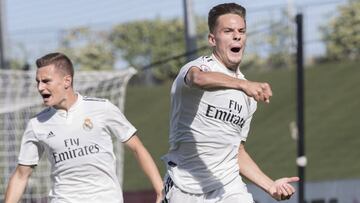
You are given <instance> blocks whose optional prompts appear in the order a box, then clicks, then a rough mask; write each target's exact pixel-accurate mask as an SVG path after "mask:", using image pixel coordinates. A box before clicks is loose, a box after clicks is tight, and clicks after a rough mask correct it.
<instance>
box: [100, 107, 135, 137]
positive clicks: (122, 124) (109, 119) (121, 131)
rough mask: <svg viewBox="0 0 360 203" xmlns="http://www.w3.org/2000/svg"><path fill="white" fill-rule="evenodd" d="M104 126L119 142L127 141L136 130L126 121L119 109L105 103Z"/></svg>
mask: <svg viewBox="0 0 360 203" xmlns="http://www.w3.org/2000/svg"><path fill="white" fill-rule="evenodd" d="M105 125H106V128H107V129H108V130H109V131H110V133H111V134H112V135H114V136H115V137H116V138H117V139H118V140H119V141H120V142H125V141H127V140H128V139H130V137H131V136H132V135H134V133H135V132H136V128H135V127H134V126H133V125H132V124H131V123H130V122H129V121H128V120H127V119H126V117H125V116H124V114H123V113H121V111H120V109H119V108H118V107H116V106H115V105H114V104H112V103H111V102H107V111H106V115H105Z"/></svg>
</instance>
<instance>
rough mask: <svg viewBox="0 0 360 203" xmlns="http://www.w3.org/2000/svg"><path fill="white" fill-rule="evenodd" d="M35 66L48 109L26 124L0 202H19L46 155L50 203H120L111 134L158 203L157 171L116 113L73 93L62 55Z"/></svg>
mask: <svg viewBox="0 0 360 203" xmlns="http://www.w3.org/2000/svg"><path fill="white" fill-rule="evenodd" d="M36 65H37V67H38V69H37V72H36V81H37V88H38V91H39V93H40V95H41V97H42V99H43V103H44V104H45V105H46V106H48V108H46V109H45V110H43V111H42V112H40V113H39V114H38V115H36V116H35V117H34V118H32V119H31V120H30V121H29V123H28V125H27V128H26V130H25V133H24V135H23V138H22V142H21V149H20V154H19V160H18V166H17V167H16V169H15V172H14V173H13V175H12V176H11V178H10V181H9V184H8V187H7V191H6V195H5V202H6V203H17V202H19V200H20V199H21V196H22V194H23V192H24V190H25V187H26V185H27V182H28V179H29V177H30V175H31V173H32V171H33V168H34V167H35V166H36V165H37V164H38V162H39V159H40V158H41V156H42V155H43V154H44V153H46V154H47V157H48V160H49V162H50V163H51V180H52V187H51V190H50V193H49V199H50V202H53V203H58V202H91V203H104V202H106V203H122V202H123V196H122V190H121V187H120V184H119V182H118V178H117V176H116V167H115V163H116V159H115V155H114V152H113V142H112V138H111V136H112V135H113V136H115V137H116V138H117V140H118V141H120V142H123V143H125V145H126V146H127V147H129V148H130V149H131V151H132V152H133V153H134V155H135V158H136V159H137V161H138V162H139V164H140V166H141V168H142V170H143V171H144V172H145V174H146V175H147V176H148V177H149V179H150V181H151V183H152V185H153V187H154V189H155V191H156V193H157V202H160V201H161V198H162V197H161V196H162V194H161V191H162V187H163V185H162V180H161V177H160V174H159V172H158V169H157V167H156V165H155V163H154V161H153V159H152V158H151V156H150V154H149V153H148V151H147V150H146V149H145V147H144V146H143V145H142V143H141V141H140V139H139V138H138V136H137V135H136V129H135V127H134V126H133V125H131V123H129V121H128V120H127V119H126V118H125V116H124V115H123V114H122V113H121V112H120V110H119V108H118V107H116V106H115V105H113V104H112V103H110V102H109V101H108V100H106V99H99V98H89V97H85V96H82V95H80V94H79V93H76V92H75V91H74V89H73V76H74V69H73V65H72V62H71V61H70V59H69V58H68V57H67V56H65V55H64V54H61V53H51V54H48V55H45V56H43V57H41V58H40V59H38V60H37V61H36ZM116 144H119V143H116Z"/></svg>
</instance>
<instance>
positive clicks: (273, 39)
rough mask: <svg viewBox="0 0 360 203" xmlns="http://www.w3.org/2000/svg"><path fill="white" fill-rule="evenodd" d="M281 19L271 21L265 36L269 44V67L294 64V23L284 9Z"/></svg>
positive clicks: (282, 66)
mask: <svg viewBox="0 0 360 203" xmlns="http://www.w3.org/2000/svg"><path fill="white" fill-rule="evenodd" d="M281 16H282V17H281V20H279V21H278V22H276V23H275V22H271V23H270V28H269V35H267V37H266V38H265V40H266V43H267V44H268V46H269V55H268V57H267V66H268V68H270V69H279V68H290V67H293V66H294V53H295V51H294V36H295V31H294V23H293V19H292V17H291V16H290V15H289V13H288V12H287V11H286V10H284V11H282V13H281Z"/></svg>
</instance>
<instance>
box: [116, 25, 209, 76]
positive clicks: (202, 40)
mask: <svg viewBox="0 0 360 203" xmlns="http://www.w3.org/2000/svg"><path fill="white" fill-rule="evenodd" d="M197 33H200V34H198V38H199V40H198V43H197V44H198V47H203V46H206V45H207V24H206V21H205V20H204V19H202V18H198V19H197ZM110 41H111V42H112V43H113V45H114V46H115V49H116V50H117V54H119V55H120V56H121V58H123V59H124V60H126V61H127V62H128V63H129V65H130V66H133V67H135V68H136V69H141V68H143V67H145V66H147V65H149V64H153V63H155V62H159V61H163V60H164V59H168V58H171V57H174V56H177V55H181V54H183V53H184V52H185V40H184V24H183V21H182V20H181V19H170V20H162V19H154V20H144V21H137V22H130V23H126V24H120V25H117V26H115V27H114V28H113V30H112V31H111V34H110ZM202 53H203V52H200V53H198V55H200V54H202ZM185 60H186V57H182V58H179V59H177V60H170V61H168V62H166V63H158V64H157V65H156V66H155V67H151V73H152V74H153V76H154V77H155V78H156V79H157V80H160V81H163V80H166V79H168V78H173V77H175V76H176V75H177V73H178V70H179V69H180V68H181V66H182V65H184V63H185Z"/></svg>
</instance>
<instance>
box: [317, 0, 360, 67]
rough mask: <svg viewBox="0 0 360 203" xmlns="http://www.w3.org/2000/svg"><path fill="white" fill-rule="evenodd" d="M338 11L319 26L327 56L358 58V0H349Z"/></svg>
mask: <svg viewBox="0 0 360 203" xmlns="http://www.w3.org/2000/svg"><path fill="white" fill-rule="evenodd" d="M338 11H339V13H338V15H337V16H335V17H334V18H332V19H331V20H330V21H329V23H328V25H327V26H326V27H322V28H321V29H322V32H323V34H324V41H325V43H326V54H327V58H328V59H330V60H337V59H342V60H344V59H350V60H355V59H360V0H349V2H348V3H347V4H346V5H343V6H340V7H339V10H338Z"/></svg>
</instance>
